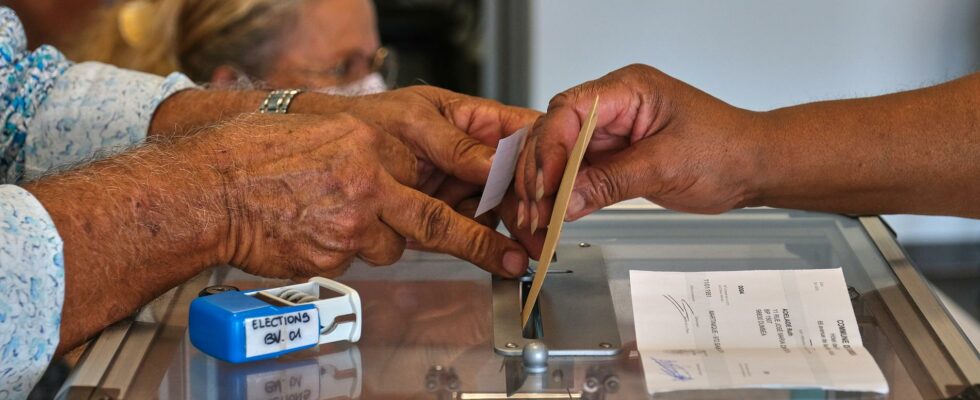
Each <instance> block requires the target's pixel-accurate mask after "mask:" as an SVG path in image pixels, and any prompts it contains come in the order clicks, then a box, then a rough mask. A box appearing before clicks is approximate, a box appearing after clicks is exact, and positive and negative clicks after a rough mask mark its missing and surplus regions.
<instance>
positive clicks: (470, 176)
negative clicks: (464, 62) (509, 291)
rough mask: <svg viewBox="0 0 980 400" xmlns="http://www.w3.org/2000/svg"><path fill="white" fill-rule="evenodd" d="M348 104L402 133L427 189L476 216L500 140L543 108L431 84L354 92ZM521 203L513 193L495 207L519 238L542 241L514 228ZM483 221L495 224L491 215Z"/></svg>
mask: <svg viewBox="0 0 980 400" xmlns="http://www.w3.org/2000/svg"><path fill="white" fill-rule="evenodd" d="M347 109H348V110H349V111H350V112H351V113H353V114H355V115H357V116H358V117H359V118H364V119H367V120H369V121H371V122H373V123H375V124H378V126H380V127H381V128H382V129H383V130H384V131H386V132H388V133H390V134H392V135H394V136H396V137H398V138H399V139H400V140H401V141H402V142H404V143H405V144H406V145H407V146H408V147H409V148H411V149H412V152H413V154H415V156H416V157H417V158H418V160H419V182H418V184H417V186H416V188H418V189H419V190H421V191H422V192H424V193H427V194H430V195H432V196H433V197H435V198H437V199H440V200H442V201H444V202H446V204H449V205H450V206H452V207H453V208H454V209H456V210H458V211H459V212H460V213H461V214H463V215H466V216H472V215H473V212H475V211H476V205H477V203H478V202H479V196H480V194H481V193H482V190H483V184H485V183H486V179H487V175H489V174H490V165H491V157H492V156H493V154H494V149H493V148H494V147H496V145H497V142H498V141H499V140H500V139H502V138H505V137H507V136H508V135H510V134H512V133H514V132H516V131H517V130H519V129H521V128H523V127H525V126H529V125H531V124H532V123H533V122H534V121H535V120H536V119H537V118H538V117H539V116H540V115H541V113H540V112H538V111H534V110H530V109H525V108H520V107H512V106H506V105H503V104H500V103H498V102H496V101H493V100H487V99H482V98H479V97H472V96H467V95H463V94H459V93H454V92H451V91H448V90H444V89H439V88H436V87H432V86H411V87H407V88H403V89H398V90H392V91H389V92H385V93H380V94H376V95H371V96H362V97H353V98H350V100H349V104H348V107H347ZM516 204H517V202H516V200H514V198H513V196H509V197H508V198H507V199H505V201H504V202H503V204H502V205H501V206H500V207H498V208H497V209H496V210H495V212H496V214H498V215H499V216H500V217H501V218H502V219H503V221H504V223H505V224H506V225H507V226H508V227H509V228H511V229H510V231H511V232H512V233H513V234H514V236H515V237H517V238H518V239H519V240H520V241H521V243H523V244H525V245H528V244H531V246H530V247H531V248H536V247H540V243H541V242H543V235H538V236H540V237H536V236H534V235H532V234H531V233H530V232H522V231H519V230H516V229H513V228H514V227H515V226H516V225H517V217H518V215H517V208H516V207H515V205H516ZM479 220H480V222H481V223H484V224H486V225H488V226H495V225H496V219H495V218H494V216H493V215H490V214H489V213H488V214H485V215H484V216H483V217H481V218H480V219H479Z"/></svg>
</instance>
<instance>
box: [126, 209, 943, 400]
mask: <svg viewBox="0 0 980 400" xmlns="http://www.w3.org/2000/svg"><path fill="white" fill-rule="evenodd" d="M565 229H566V230H565V233H564V234H563V237H562V243H569V244H578V243H587V244H588V245H589V246H598V247H600V248H601V249H602V252H603V255H604V257H605V261H606V264H607V266H608V269H609V271H608V272H609V278H610V282H609V286H610V289H611V290H612V296H613V299H614V304H615V309H616V317H617V321H618V327H619V333H620V336H621V338H622V342H623V343H624V347H625V348H624V351H623V353H622V354H621V355H620V356H618V357H614V358H607V359H596V358H561V359H559V358H552V360H551V363H550V369H549V371H548V372H546V373H545V374H542V375H531V376H526V377H525V376H520V374H517V373H516V371H518V370H519V361H520V360H514V359H510V358H506V357H502V356H499V355H497V354H495V353H494V351H493V346H492V337H491V336H492V329H491V328H492V327H491V321H492V320H491V313H490V309H491V292H490V277H489V275H488V274H486V273H485V272H483V271H481V270H479V269H477V268H474V267H473V266H472V265H469V264H467V263H465V262H462V261H459V260H457V259H454V258H452V257H448V256H444V255H437V254H428V253H420V252H413V251H409V252H406V254H405V257H404V258H403V260H402V261H400V262H399V263H398V264H396V265H395V266H392V267H382V268H371V267H368V266H365V265H363V264H359V263H355V265H354V266H352V268H351V269H350V271H348V273H347V274H345V275H344V276H343V277H342V278H341V279H339V280H340V281H342V282H344V283H346V284H348V285H350V286H351V287H353V288H354V289H356V290H358V292H359V293H360V296H361V300H362V302H363V310H364V311H363V313H364V325H363V336H362V339H361V341H360V342H359V343H357V344H355V345H352V346H350V345H344V346H338V345H324V346H320V347H319V348H317V349H313V350H307V351H303V352H299V353H294V354H290V355H287V356H284V357H282V358H280V359H277V360H269V361H264V362H256V363H249V364H242V365H232V364H228V363H224V362H221V361H218V360H215V359H213V358H211V357H208V356H206V355H203V354H201V353H200V352H199V351H197V349H195V348H194V347H193V346H191V345H190V344H189V343H188V341H187V338H186V333H184V329H183V325H181V324H185V323H186V307H187V304H186V302H183V303H182V304H177V303H180V302H175V306H174V307H175V308H176V309H175V311H177V312H176V313H172V314H173V315H178V317H177V318H174V319H172V320H170V322H168V329H167V330H164V331H163V332H162V333H161V335H160V336H159V337H158V338H157V340H155V341H154V343H153V345H152V346H151V348H150V350H149V352H148V353H147V357H146V360H147V361H146V362H144V364H143V365H142V366H141V369H140V373H139V374H138V375H139V377H138V378H137V380H136V381H135V382H134V385H136V387H134V388H132V389H131V391H130V393H133V394H141V393H142V394H146V395H148V396H159V397H161V398H178V399H179V398H194V399H199V398H200V399H223V398H276V397H278V398H285V399H289V398H297V399H299V398H303V399H305V398H333V397H341V398H343V397H354V398H357V397H361V398H378V397H384V398H390V397H396V398H416V397H422V398H438V399H442V398H446V399H450V398H494V397H495V396H500V395H504V394H506V393H508V392H510V391H514V390H515V389H517V388H518V387H520V388H523V390H525V391H528V390H530V391H534V392H536V393H545V394H549V393H550V394H554V395H555V396H559V397H562V396H564V397H563V398H568V395H569V393H571V394H574V396H573V397H578V396H581V397H584V398H610V399H615V398H623V399H626V398H638V397H644V396H645V395H646V393H647V390H646V388H645V383H644V381H643V376H642V367H641V365H640V361H639V358H638V356H637V354H636V351H635V348H636V344H635V334H634V330H633V318H632V306H631V304H630V294H629V293H630V291H629V281H628V271H629V270H630V269H644V270H658V271H699V270H740V269H789V268H834V267H842V268H843V271H844V274H845V279H846V281H847V284H848V286H850V287H851V288H853V291H852V298H853V299H854V306H855V313H856V315H857V319H858V322H859V324H860V325H861V330H862V331H861V334H862V337H863V339H864V341H865V343H866V345H867V346H868V348H869V349H870V350H871V352H872V353H873V354H874V356H875V358H876V360H877V361H878V363H879V365H880V366H881V368H882V370H883V372H884V374H885V375H886V377H887V379H888V381H889V385H890V387H891V390H892V393H893V394H895V393H901V396H900V397H903V396H912V397H920V396H922V395H927V396H928V395H931V394H933V393H932V392H930V391H929V389H928V382H922V378H921V377H919V378H918V380H919V381H918V382H917V381H916V380H914V379H912V377H911V376H912V375H914V374H910V373H909V371H910V370H911V371H916V370H917V368H921V367H919V366H916V365H914V364H915V363H914V362H913V361H910V358H909V357H907V353H908V351H907V346H909V344H908V343H907V342H906V341H905V340H904V339H903V338H902V334H901V331H900V330H897V329H895V324H894V322H892V317H891V316H889V314H888V313H887V312H886V308H885V307H883V306H882V297H881V296H879V292H880V291H882V290H895V288H896V286H897V283H896V280H895V277H894V275H893V274H892V272H891V270H890V268H889V267H888V265H887V264H886V263H885V262H884V260H883V259H882V258H881V256H880V255H879V253H878V251H877V249H876V248H875V246H874V245H873V243H872V242H871V241H870V239H869V238H868V236H867V234H866V233H865V231H864V230H863V228H862V227H861V225H860V224H859V222H858V221H857V220H856V219H852V218H848V217H842V216H837V215H827V214H816V213H806V212H795V211H785V210H773V209H753V210H743V211H737V212H732V213H727V214H724V215H718V216H698V215H687V214H678V213H673V212H668V211H635V210H629V211H603V212H600V213H597V214H595V215H593V216H590V217H588V218H586V219H584V220H582V221H579V222H575V223H571V224H566V228H565ZM561 257H562V254H561V253H560V252H559V254H558V258H559V261H560V260H561ZM218 283H221V284H228V285H234V286H237V287H239V288H240V289H257V288H266V287H275V286H282V285H285V284H288V283H289V282H284V281H277V280H268V279H262V278H257V277H253V276H249V275H246V274H243V273H241V272H239V271H237V270H232V269H221V270H218V271H216V273H215V276H214V278H213V279H212V282H211V284H218ZM547 286H548V284H547V283H546V284H545V289H544V290H547ZM902 354H905V355H903V357H899V355H902ZM150 361H152V362H150ZM515 362H516V364H515ZM518 392H520V391H518ZM706 395H708V394H705V393H702V394H700V395H699V394H698V393H691V392H687V393H674V394H663V395H658V396H657V397H684V398H698V397H703V396H706ZM721 395H724V396H732V397H736V398H753V397H766V398H772V397H777V398H811V397H812V398H825V397H836V398H852V397H853V398H869V397H876V395H874V394H868V393H841V392H834V393H828V392H823V391H819V390H816V391H814V390H737V391H725V392H712V393H710V396H711V397H717V396H721ZM539 397H540V395H539Z"/></svg>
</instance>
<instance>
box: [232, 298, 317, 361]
mask: <svg viewBox="0 0 980 400" xmlns="http://www.w3.org/2000/svg"><path fill="white" fill-rule="evenodd" d="M319 339H320V314H319V313H317V310H316V309H315V308H313V309H308V310H302V311H291V312H287V313H282V314H278V315H269V316H264V317H256V318H246V319H245V357H255V356H262V355H266V354H270V353H277V352H280V351H286V350H292V349H295V348H299V347H304V346H309V345H312V344H316V343H317V342H318V341H319Z"/></svg>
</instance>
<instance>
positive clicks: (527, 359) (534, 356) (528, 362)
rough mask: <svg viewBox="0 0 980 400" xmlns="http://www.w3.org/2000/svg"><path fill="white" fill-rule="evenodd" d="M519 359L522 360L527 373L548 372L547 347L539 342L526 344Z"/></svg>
mask: <svg viewBox="0 0 980 400" xmlns="http://www.w3.org/2000/svg"><path fill="white" fill-rule="evenodd" d="M521 357H522V358H524V370H525V371H527V372H530V373H532V374H540V373H542V372H545V371H547V370H548V347H547V346H545V345H544V344H543V343H541V342H531V343H528V344H527V346H524V350H523V351H522V352H521Z"/></svg>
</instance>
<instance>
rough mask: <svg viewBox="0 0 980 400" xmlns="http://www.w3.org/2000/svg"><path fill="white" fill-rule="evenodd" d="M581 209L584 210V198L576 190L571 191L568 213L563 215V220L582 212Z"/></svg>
mask: <svg viewBox="0 0 980 400" xmlns="http://www.w3.org/2000/svg"><path fill="white" fill-rule="evenodd" d="M583 208H585V196H583V195H582V193H580V192H579V191H577V190H576V191H573V192H572V197H571V198H570V199H568V211H567V212H566V213H565V219H566V220H568V217H570V216H572V215H577V214H578V213H580V212H582V209H583Z"/></svg>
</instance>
